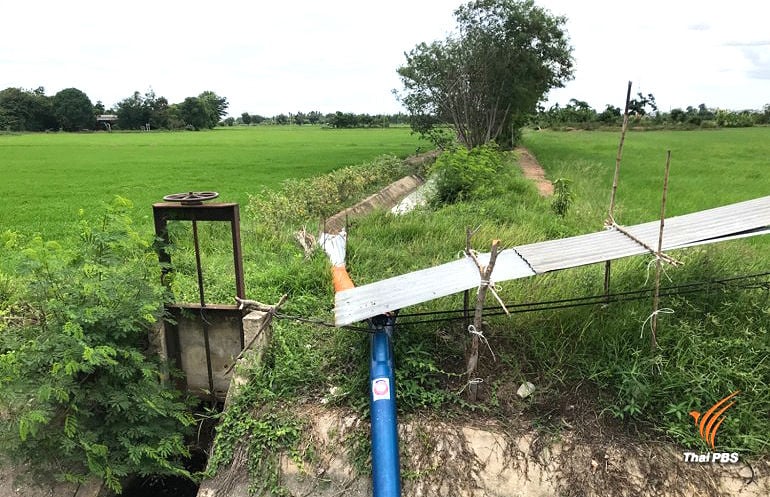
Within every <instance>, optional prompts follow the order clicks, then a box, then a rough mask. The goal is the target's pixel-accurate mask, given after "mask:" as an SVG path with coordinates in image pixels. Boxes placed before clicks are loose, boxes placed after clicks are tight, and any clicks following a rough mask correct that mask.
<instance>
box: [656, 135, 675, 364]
mask: <svg viewBox="0 0 770 497" xmlns="http://www.w3.org/2000/svg"><path fill="white" fill-rule="evenodd" d="M670 167H671V150H669V151H668V152H667V153H666V173H665V175H664V177H663V199H662V200H661V202H660V231H659V233H658V251H657V253H656V254H657V257H656V258H655V297H654V298H653V301H652V324H651V327H652V334H651V335H652V338H651V340H652V348H653V349H656V348H658V307H659V306H660V271H661V255H662V252H663V228H664V225H665V220H666V197H667V195H668V171H669V169H670Z"/></svg>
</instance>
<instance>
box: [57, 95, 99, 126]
mask: <svg viewBox="0 0 770 497" xmlns="http://www.w3.org/2000/svg"><path fill="white" fill-rule="evenodd" d="M53 113H54V115H55V116H56V120H57V121H58V122H59V126H60V127H61V129H63V130H64V131H78V130H81V129H91V128H93V127H94V123H95V119H94V106H93V104H92V103H91V99H89V98H88V95H86V94H85V93H83V92H82V91H80V90H78V89H77V88H66V89H64V90H62V91H60V92H59V93H57V94H56V95H54V97H53Z"/></svg>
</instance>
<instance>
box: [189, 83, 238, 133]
mask: <svg viewBox="0 0 770 497" xmlns="http://www.w3.org/2000/svg"><path fill="white" fill-rule="evenodd" d="M198 99H199V100H200V101H201V104H202V105H203V106H204V108H205V109H206V115H207V125H206V126H203V127H208V128H213V127H214V126H216V125H217V123H218V122H219V121H220V120H221V119H222V118H223V117H224V116H225V115H227V108H228V107H229V106H230V104H228V103H227V99H226V98H225V97H220V96H219V95H217V94H216V93H214V92H213V91H208V90H207V91H204V92H203V93H201V94H200V95H198ZM195 127H196V128H198V129H200V127H198V126H195Z"/></svg>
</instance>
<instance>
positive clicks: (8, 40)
mask: <svg viewBox="0 0 770 497" xmlns="http://www.w3.org/2000/svg"><path fill="white" fill-rule="evenodd" d="M461 3H462V2H461V1H458V0H388V1H376V2H373V1H367V0H357V1H349V0H325V1H310V0H284V1H282V2H278V1H270V2H266V1H258V0H222V1H220V2H214V1H207V2H202V1H198V0H187V1H184V2H181V1H179V2H178V1H172V0H155V1H147V0H132V1H122V0H112V1H105V0H101V1H83V0H70V1H67V2H62V1H60V0H57V1H51V0H38V1H35V2H31V1H12V2H6V5H4V6H3V14H2V18H0V26H2V31H1V32H2V39H3V42H2V44H1V45H0V88H6V87H9V86H14V87H22V88H35V87H38V86H44V87H45V88H46V92H47V93H48V94H49V95H53V94H54V93H56V92H57V91H59V90H61V89H63V88H68V87H73V86H74V87H76V88H79V89H81V90H83V91H85V92H86V93H87V94H88V95H89V97H90V98H91V100H92V101H94V102H96V101H97V100H101V101H102V102H104V103H105V105H107V106H108V107H109V106H110V105H113V104H115V103H116V102H118V101H119V100H121V99H123V98H125V97H127V96H129V95H131V94H132V93H133V91H134V90H139V91H141V92H145V91H147V89H149V88H152V89H153V90H154V91H155V93H156V94H157V95H162V96H165V97H166V98H168V99H169V100H170V101H171V102H179V101H182V100H183V99H184V98H185V97H187V96H191V95H197V94H199V93H200V92H202V91H204V90H213V91H215V92H216V93H218V94H219V95H222V96H225V97H227V98H228V100H229V102H230V109H229V112H230V113H231V114H232V115H236V116H237V115H240V114H241V113H242V112H244V111H248V112H249V113H252V114H262V115H268V116H270V115H275V114H278V113H281V112H284V113H289V112H296V111H299V110H301V111H305V112H307V111H310V110H319V111H321V112H324V113H326V112H333V111H336V110H342V111H349V112H368V113H393V112H398V111H399V110H402V109H401V107H400V105H399V104H398V102H397V101H396V100H395V98H394V97H393V95H392V93H391V90H393V89H394V88H399V87H400V82H399V79H398V77H397V75H396V72H395V70H396V68H397V67H398V66H399V65H400V64H402V63H403V62H404V56H403V53H404V52H405V51H407V50H409V49H411V48H412V47H414V45H416V44H417V43H419V42H421V41H426V42H429V41H433V40H435V39H439V38H443V37H445V36H446V34H447V33H448V32H449V31H451V30H452V28H453V26H454V20H453V15H452V12H453V10H454V9H455V8H456V7H457V6H458V5H460V4H461ZM536 3H538V4H539V5H542V6H544V7H546V8H548V9H549V10H551V11H552V12H553V13H555V14H559V15H564V16H566V17H567V18H568V22H567V24H566V26H567V31H568V33H569V36H570V40H571V44H572V46H573V47H574V57H575V62H576V72H575V78H574V80H572V81H570V82H568V83H567V85H566V87H565V88H563V89H558V90H554V91H552V92H551V94H550V95H549V96H548V102H547V104H548V105H550V104H552V103H555V102H559V103H562V104H564V103H566V102H567V101H568V100H569V99H570V98H573V97H574V98H578V99H580V100H585V101H587V102H588V103H589V104H591V105H592V106H593V107H595V108H597V109H599V110H601V109H603V108H604V106H605V105H606V104H613V105H616V106H618V107H622V105H623V101H624V99H625V89H626V84H627V81H629V80H632V81H633V82H634V93H636V92H637V91H642V92H644V93H653V94H654V95H655V97H656V99H657V102H658V105H659V107H660V108H661V110H669V109H671V108H674V107H685V106H687V105H693V106H696V105H698V104H700V103H706V104H707V105H708V106H709V107H719V108H729V109H744V108H761V107H762V106H763V105H764V104H767V103H770V29H768V19H770V2H768V1H767V0H731V1H724V0H721V1H719V2H717V1H712V0H699V1H692V0H666V1H663V0H646V1H644V2H628V1H622V0H580V1H577V0H536Z"/></svg>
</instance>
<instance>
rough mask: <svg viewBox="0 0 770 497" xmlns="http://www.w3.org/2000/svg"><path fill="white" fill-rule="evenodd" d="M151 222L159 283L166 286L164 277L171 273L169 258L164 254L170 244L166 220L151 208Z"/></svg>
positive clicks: (166, 253)
mask: <svg viewBox="0 0 770 497" xmlns="http://www.w3.org/2000/svg"><path fill="white" fill-rule="evenodd" d="M153 220H154V221H155V236H156V237H157V240H156V241H155V251H156V252H157V254H158V262H160V266H161V268H160V282H161V284H162V285H164V286H165V285H167V282H166V275H167V274H168V273H169V272H171V256H170V255H168V252H166V247H168V245H169V243H170V239H169V235H168V223H167V222H166V218H165V217H164V216H163V215H162V213H161V212H159V211H158V210H156V209H155V208H153Z"/></svg>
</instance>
